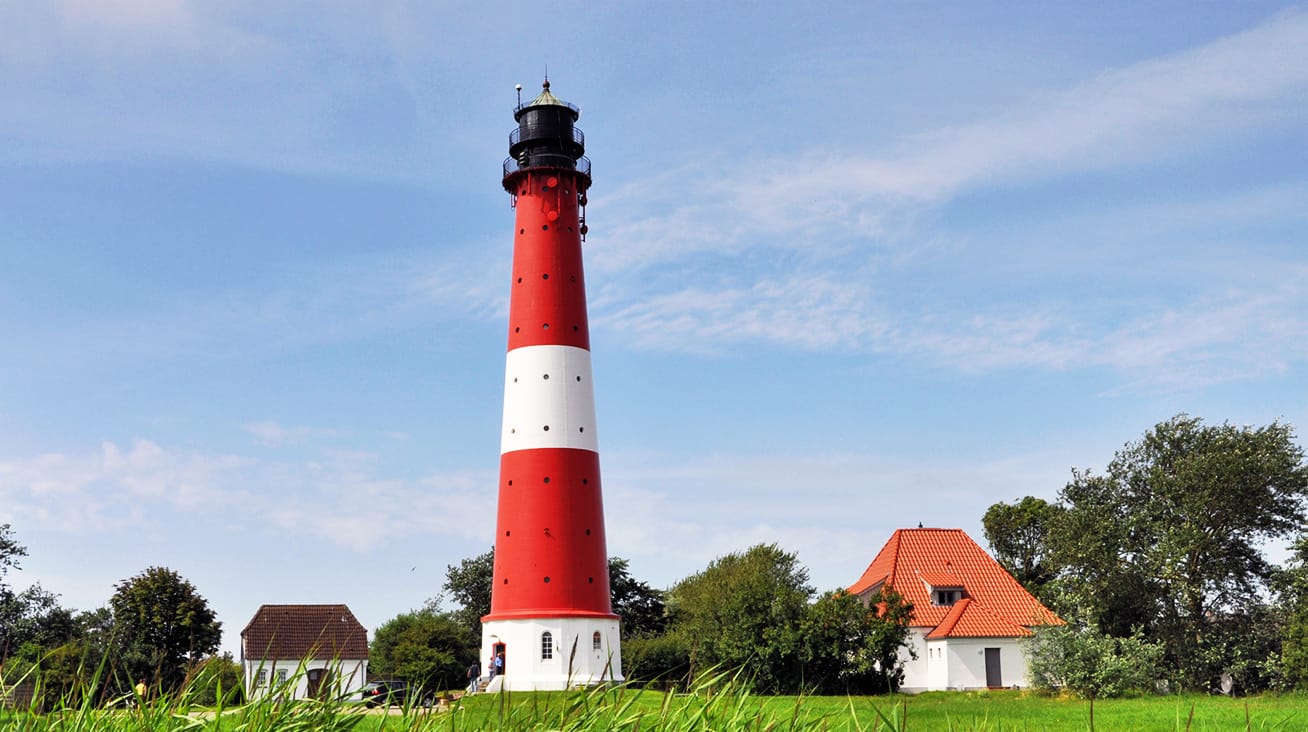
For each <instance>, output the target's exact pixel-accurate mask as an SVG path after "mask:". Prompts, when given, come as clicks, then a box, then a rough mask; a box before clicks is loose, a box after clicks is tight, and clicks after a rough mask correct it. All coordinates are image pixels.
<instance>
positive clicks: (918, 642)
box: [899, 627, 933, 694]
mask: <svg viewBox="0 0 1308 732" xmlns="http://www.w3.org/2000/svg"><path fill="white" fill-rule="evenodd" d="M930 631H931V628H913V627H910V628H909V629H908V638H906V639H905V641H904V645H902V646H900V647H899V662H900V663H902V664H903V665H904V683H903V684H901V685H900V687H899V688H900V691H906V692H908V693H910V694H915V693H917V692H919V691H928V690H930V689H932V688H933V687H931V686H929V683H930V676H931V671H930V668H931V667H930V661H929V659H928V658H927V641H926V634H927V633H928V632H930ZM910 650H911V651H913V652H914V653H916V654H917V658H916V659H914V658H913V656H912V655H911V654H910Z"/></svg>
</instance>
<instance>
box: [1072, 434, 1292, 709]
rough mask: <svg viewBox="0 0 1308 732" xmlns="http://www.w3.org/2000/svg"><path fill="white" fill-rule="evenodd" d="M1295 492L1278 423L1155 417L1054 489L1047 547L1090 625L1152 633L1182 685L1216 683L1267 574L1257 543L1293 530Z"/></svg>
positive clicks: (1248, 632) (1120, 634)
mask: <svg viewBox="0 0 1308 732" xmlns="http://www.w3.org/2000/svg"><path fill="white" fill-rule="evenodd" d="M1305 497H1308V465H1305V462H1304V452H1303V449H1302V448H1300V447H1299V446H1297V445H1296V444H1295V443H1294V432H1293V429H1292V428H1290V427H1289V426H1287V425H1283V424H1280V423H1273V424H1271V425H1268V426H1266V427H1260V428H1253V427H1235V426H1233V425H1230V424H1222V425H1219V426H1208V425H1205V424H1204V423H1203V422H1202V420H1200V419H1197V418H1194V417H1190V416H1187V415H1184V414H1182V415H1178V416H1177V417H1174V418H1172V419H1171V420H1168V421H1167V422H1163V423H1161V424H1158V425H1156V426H1155V427H1154V428H1153V429H1151V430H1150V431H1149V432H1147V433H1146V434H1145V436H1144V437H1143V439H1141V440H1140V441H1139V442H1135V443H1128V444H1127V445H1126V446H1125V447H1124V448H1123V449H1122V450H1120V451H1118V453H1117V454H1116V456H1115V457H1114V458H1113V460H1112V462H1110V463H1109V465H1108V470H1107V473H1106V474H1105V475H1094V474H1091V473H1082V472H1076V473H1074V474H1073V480H1072V481H1071V482H1070V483H1068V485H1067V486H1066V487H1065V488H1064V489H1063V491H1062V493H1061V495H1060V500H1061V502H1062V503H1063V505H1064V506H1065V508H1066V512H1065V513H1064V514H1062V515H1061V517H1060V518H1059V519H1058V520H1057V521H1056V522H1055V524H1054V531H1053V533H1052V544H1053V545H1054V560H1055V561H1056V562H1057V563H1058V564H1059V565H1061V566H1062V567H1063V576H1062V578H1061V579H1060V584H1061V585H1062V586H1063V588H1064V590H1065V591H1066V592H1067V593H1068V594H1067V598H1068V599H1069V600H1070V601H1071V602H1070V605H1069V607H1075V608H1078V609H1080V610H1081V611H1082V612H1083V613H1084V615H1085V617H1086V619H1087V620H1088V621H1089V622H1090V623H1091V624H1093V626H1094V628H1095V629H1096V630H1098V631H1099V632H1101V633H1105V634H1108V635H1111V636H1114V637H1117V638H1125V637H1129V636H1130V635H1131V633H1132V632H1133V630H1135V629H1139V630H1140V631H1142V632H1143V633H1144V637H1146V638H1149V639H1153V640H1157V641H1158V642H1160V643H1161V644H1162V646H1163V649H1164V655H1163V662H1164V667H1165V669H1166V670H1167V671H1168V672H1169V673H1170V674H1171V675H1172V676H1173V678H1174V679H1175V680H1176V681H1177V682H1179V683H1180V684H1181V685H1182V686H1184V687H1186V688H1191V689H1197V690H1211V689H1213V688H1216V687H1217V685H1218V683H1219V678H1220V677H1221V676H1222V674H1224V673H1229V672H1230V671H1231V668H1230V664H1232V663H1233V662H1234V661H1233V659H1239V658H1240V657H1242V656H1243V657H1248V656H1249V655H1250V654H1251V651H1249V650H1248V649H1242V648H1240V647H1238V644H1240V643H1241V642H1242V639H1247V638H1252V637H1255V635H1256V634H1255V633H1254V630H1255V629H1254V628H1252V627H1249V626H1247V625H1245V624H1247V623H1250V622H1253V621H1252V619H1253V618H1254V617H1256V616H1257V614H1258V613H1257V611H1256V608H1257V606H1258V605H1259V603H1260V598H1261V595H1262V593H1263V592H1264V591H1265V590H1266V589H1267V586H1268V580H1269V579H1270V576H1271V569H1272V568H1271V565H1270V564H1269V563H1268V562H1267V560H1266V558H1265V557H1264V556H1263V553H1262V551H1261V547H1262V546H1263V544H1265V543H1266V542H1267V541H1269V540H1274V539H1282V538H1287V537H1290V536H1292V535H1294V533H1295V532H1296V531H1298V530H1299V529H1300V527H1301V526H1302V525H1303V522H1304V500H1305ZM1242 626H1243V627H1242ZM1233 644H1235V645H1233Z"/></svg>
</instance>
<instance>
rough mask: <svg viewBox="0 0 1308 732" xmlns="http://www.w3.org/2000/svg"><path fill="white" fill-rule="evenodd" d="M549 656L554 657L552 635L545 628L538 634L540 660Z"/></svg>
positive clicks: (545, 659) (546, 659) (548, 658)
mask: <svg viewBox="0 0 1308 732" xmlns="http://www.w3.org/2000/svg"><path fill="white" fill-rule="evenodd" d="M551 658H554V636H552V635H550V632H549V631H548V630H547V631H545V632H544V633H541V634H540V660H542V661H548V660H550V659H551Z"/></svg>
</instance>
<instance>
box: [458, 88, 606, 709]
mask: <svg viewBox="0 0 1308 732" xmlns="http://www.w3.org/2000/svg"><path fill="white" fill-rule="evenodd" d="M579 116H580V112H579V111H578V109H577V108H576V107H574V106H573V105H571V104H568V103H566V102H564V101H562V100H560V99H559V98H558V97H556V96H554V95H553V94H551V93H550V84H549V81H548V80H546V81H545V83H544V84H543V85H542V90H541V93H540V94H539V95H538V96H537V97H536V98H535V99H532V100H531V101H529V102H527V103H525V104H522V103H520V104H519V105H518V107H517V109H515V110H514V113H513V117H514V119H516V120H517V122H518V127H517V129H515V130H513V132H511V133H510V134H509V157H508V159H506V160H505V161H504V189H505V190H506V191H508V192H509V194H510V195H512V196H513V201H514V208H515V209H516V217H515V221H514V227H513V228H514V236H513V242H514V244H513V278H512V285H511V287H512V296H511V298H510V302H509V352H508V358H507V365H506V368H505V376H504V424H503V428H502V434H501V437H500V482H499V516H498V518H497V520H496V527H495V577H494V585H493V587H492V588H491V611H490V614H489V615H486V616H485V617H483V618H482V659H483V662H486V661H490V662H491V663H492V664H493V663H494V658H495V656H497V655H499V654H501V653H502V654H504V670H503V673H502V675H500V676H498V677H497V678H496V679H495V680H494V681H492V685H491V690H493V691H494V690H502V689H508V690H550V689H565V688H570V687H573V686H578V685H587V684H595V683H600V682H604V681H620V680H622V664H621V654H620V649H619V645H618V632H619V625H618V616H617V615H615V614H614V613H613V608H612V603H611V599H610V595H609V571H608V552H607V549H606V547H605V542H604V505H603V499H602V497H601V493H600V467H599V442H598V440H597V430H596V428H595V392H594V389H593V388H592V386H591V367H590V332H589V328H588V326H587V322H586V287H585V278H584V277H583V276H582V266H581V242H582V238H583V236H584V235H585V233H586V223H585V206H586V189H588V188H589V187H590V161H589V160H588V159H587V158H586V157H585V152H586V147H585V137H584V136H583V135H582V133H581V130H579V129H577V128H576V127H575V126H574V123H575V122H576V121H577V118H578V117H579ZM488 670H489V667H488Z"/></svg>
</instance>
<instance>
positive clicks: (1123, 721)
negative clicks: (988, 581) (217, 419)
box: [0, 689, 1308, 732]
mask: <svg viewBox="0 0 1308 732" xmlns="http://www.w3.org/2000/svg"><path fill="white" fill-rule="evenodd" d="M1090 729H1094V730H1101V731H1103V730H1212V731H1217V730H1221V731H1223V732H1225V731H1227V730H1246V729H1248V730H1304V729H1308V696H1300V695H1289V696H1260V697H1253V698H1249V699H1227V698H1224V697H1211V696H1170V697H1143V698H1138V699H1111V700H1104V701H1099V702H1096V703H1095V705H1094V721H1093V727H1092V726H1091V717H1090V704H1089V702H1086V701H1084V700H1079V699H1062V698H1050V697H1045V696H1039V695H1034V694H1029V693H1021V692H1011V691H1001V692H975V693H970V692H952V693H945V692H936V693H928V694H921V695H918V696H889V697H885V696H883V697H853V698H846V697H824V696H805V697H793V696H790V697H760V696H754V695H752V694H749V693H747V692H744V691H742V690H740V689H728V690H726V691H720V692H718V693H711V694H710V693H697V694H688V695H670V694H663V693H660V692H652V691H646V692H641V691H636V690H611V691H603V692H600V691H591V692H571V693H567V692H561V693H538V694H527V693H519V694H503V695H490V694H487V695H481V696H476V697H470V698H466V699H460V700H456V701H454V702H452V703H450V704H449V705H442V706H441V707H440V708H433V709H407V710H391V713H389V714H388V713H386V712H385V711H382V710H365V709H363V708H362V707H360V706H358V705H357V704H324V703H319V702H296V703H292V704H275V703H271V702H256V703H253V704H249V705H245V706H242V707H235V708H231V709H226V710H222V711H221V712H219V713H215V711H214V710H207V711H206V710H195V709H183V708H181V707H180V706H178V705H175V704H171V703H169V702H168V700H160V701H158V702H156V703H154V704H151V705H147V706H146V708H144V709H138V710H130V711H124V710H111V711H105V710H102V709H91V708H81V709H74V710H65V711H56V712H52V713H49V714H41V715H35V714H28V713H16V712H6V711H0V732H8V731H9V730H14V731H15V732H17V731H20V730H21V731H22V732H29V731H30V732H46V731H54V730H60V731H63V730H69V731H73V730H103V731H104V732H128V731H129V730H131V731H133V732H138V731H141V730H179V731H180V730H197V731H198V730H212V731H213V732H223V731H228V730H230V731H232V732H263V731H265V730H266V731H268V732H272V731H274V730H275V731H278V732H281V731H283V730H285V731H296V730H305V731H308V730H313V731H317V730H339V731H341V732H345V731H347V730H353V731H357V732H374V731H377V732H382V731H385V730H394V731H396V732H401V731H405V730H413V731H415V732H417V731H422V730H431V731H432V732H437V731H440V730H447V731H449V732H481V731H482V730H488V731H489V730H496V731H504V732H515V731H517V730H522V731H524V732H525V731H527V730H531V731H537V730H540V731H544V730H560V731H563V730H568V731H575V732H601V731H602V732H608V731H609V730H650V731H658V730H666V731H673V730H676V731H685V732H691V731H693V730H711V731H713V732H734V731H736V730H740V731H745V730H757V731H760V732H762V731H764V730H776V731H780V730H806V731H807V730H814V731H818V730H821V731H823V732H846V731H849V732H871V731H873V730H878V731H883V730H884V731H895V730H898V731H903V732H918V731H919V730H920V731H922V732H930V731H935V730H941V731H949V732H962V731H964V730H975V731H977V732H1000V731H1014V730H1024V731H1025V730H1031V731H1036V730H1038V731H1041V732H1044V731H1046V730H1048V731H1050V732H1058V731H1059V730H1077V731H1083V730H1090Z"/></svg>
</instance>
